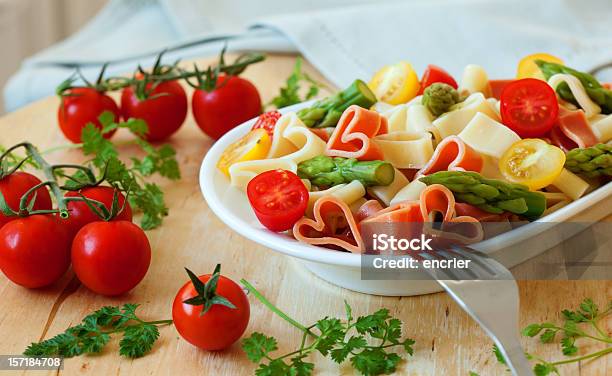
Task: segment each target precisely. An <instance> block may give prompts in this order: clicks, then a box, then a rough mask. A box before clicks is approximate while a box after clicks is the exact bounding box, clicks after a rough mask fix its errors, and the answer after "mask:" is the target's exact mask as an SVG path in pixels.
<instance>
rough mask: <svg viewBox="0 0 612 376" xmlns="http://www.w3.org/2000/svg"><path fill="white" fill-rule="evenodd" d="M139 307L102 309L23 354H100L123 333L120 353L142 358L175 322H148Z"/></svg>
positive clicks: (64, 355)
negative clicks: (162, 329)
mask: <svg viewBox="0 0 612 376" xmlns="http://www.w3.org/2000/svg"><path fill="white" fill-rule="evenodd" d="M138 306H139V305H138V304H124V305H123V306H121V307H111V306H107V307H102V308H100V309H99V310H97V311H95V312H94V313H92V314H90V315H88V316H86V317H85V318H84V319H83V321H82V322H81V323H80V324H79V325H76V326H73V327H70V328H68V329H66V331H65V332H64V333H61V334H58V335H56V336H55V337H53V338H50V339H47V340H44V341H42V342H38V343H32V344H31V345H30V346H28V348H27V349H26V350H25V351H24V353H23V354H24V355H26V356H62V357H65V358H71V357H74V356H78V355H82V354H96V353H99V352H101V351H102V349H103V348H104V347H105V346H106V345H107V344H108V342H109V341H110V339H111V335H112V334H116V333H123V338H121V341H120V342H119V354H121V355H123V356H125V357H128V358H139V357H141V356H143V355H145V354H147V353H148V352H150V351H151V349H152V348H153V345H154V344H155V341H157V338H159V326H163V325H169V324H172V320H159V321H144V320H142V319H141V318H139V317H138V316H137V315H136V309H137V308H138Z"/></svg>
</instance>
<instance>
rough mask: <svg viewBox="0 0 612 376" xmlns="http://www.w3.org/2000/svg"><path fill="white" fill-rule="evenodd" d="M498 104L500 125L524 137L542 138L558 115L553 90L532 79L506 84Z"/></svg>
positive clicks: (544, 83) (542, 82) (545, 84)
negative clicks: (501, 123) (502, 124)
mask: <svg viewBox="0 0 612 376" xmlns="http://www.w3.org/2000/svg"><path fill="white" fill-rule="evenodd" d="M500 101H501V102H500V112H501V118H502V122H503V123H504V124H505V125H506V126H507V127H509V128H510V129H512V130H513V131H515V132H516V133H517V134H518V135H519V136H521V137H523V138H525V137H541V136H544V135H545V134H546V133H547V132H548V131H549V130H550V129H551V128H552V127H553V125H555V122H556V121H557V117H558V115H559V102H557V95H556V94H555V91H554V90H553V89H552V88H551V87H550V86H548V84H547V83H546V82H544V81H540V80H537V79H535V78H524V79H522V80H517V81H514V82H511V83H509V84H508V85H506V87H504V90H503V91H502V93H501V99H500Z"/></svg>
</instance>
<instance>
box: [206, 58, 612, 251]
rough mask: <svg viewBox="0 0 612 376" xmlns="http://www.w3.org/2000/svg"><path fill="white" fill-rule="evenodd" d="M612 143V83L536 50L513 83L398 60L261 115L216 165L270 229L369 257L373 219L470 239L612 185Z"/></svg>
mask: <svg viewBox="0 0 612 376" xmlns="http://www.w3.org/2000/svg"><path fill="white" fill-rule="evenodd" d="M611 140H612V90H610V86H609V85H608V84H602V83H600V82H598V81H597V80H596V79H595V78H594V77H593V76H591V75H589V74H587V73H584V72H580V71H577V70H574V69H572V68H569V67H567V66H565V65H563V62H562V61H561V60H560V59H558V58H556V57H554V56H551V55H548V54H536V55H530V56H527V57H526V58H524V59H523V60H521V62H520V63H519V66H518V72H517V77H516V78H515V79H511V80H492V79H489V78H488V76H487V74H486V72H485V70H484V69H483V68H482V67H480V66H477V65H468V66H467V67H466V68H465V69H464V72H463V76H462V78H461V80H460V83H459V84H457V82H456V81H455V79H454V78H453V77H452V76H451V75H450V74H448V73H447V72H446V71H444V70H443V69H442V68H440V67H437V66H434V65H429V66H428V67H427V69H426V71H425V72H424V74H423V76H422V77H421V79H420V80H419V79H418V77H417V75H416V73H415V71H414V69H413V68H412V67H411V65H410V64H409V63H407V62H400V63H398V64H395V65H391V66H388V67H384V68H383V69H381V70H380V71H379V72H378V73H376V75H375V76H374V77H373V78H372V79H371V80H370V82H369V83H367V84H366V83H365V82H363V81H361V80H356V81H355V82H353V84H352V85H350V86H349V87H348V88H346V89H345V90H343V91H340V92H338V93H336V94H334V95H332V96H330V97H328V98H324V99H322V100H319V101H317V102H315V103H314V104H312V105H311V106H310V107H307V108H303V109H301V110H299V111H296V112H288V113H284V114H282V115H281V114H280V113H278V112H275V111H273V112H269V113H265V114H263V115H261V116H260V117H259V118H258V119H257V122H256V123H255V125H254V126H253V127H252V129H251V131H250V132H249V133H248V134H246V135H245V136H243V137H242V138H241V139H239V140H238V141H236V142H235V143H233V144H231V145H230V146H228V147H227V149H226V150H225V151H224V152H223V154H222V155H221V157H220V159H219V161H218V163H217V167H218V168H219V170H220V171H221V172H223V173H224V174H225V175H226V176H227V178H228V179H229V180H230V182H231V185H232V186H234V187H237V188H239V189H241V190H243V191H244V192H246V194H247V197H248V199H249V202H250V204H251V206H252V209H253V211H254V213H255V215H256V216H257V218H258V219H259V221H260V222H261V223H262V225H263V226H265V227H266V228H268V229H269V230H271V231H275V232H285V231H287V232H288V233H289V234H290V235H291V236H293V237H294V238H295V239H296V240H298V241H300V242H305V243H309V244H313V245H320V246H324V247H327V248H330V249H336V250H342V251H348V252H352V253H364V252H365V250H366V245H365V242H364V238H363V234H362V230H363V228H364V226H365V225H366V224H399V225H401V224H405V225H406V226H410V225H411V224H413V223H421V224H427V223H429V224H435V226H433V225H432V226H430V228H432V229H433V228H438V229H441V230H445V229H452V228H453V226H457V224H461V225H463V226H464V227H468V228H470V230H469V231H464V232H461V233H457V234H456V237H455V239H454V240H455V241H458V242H461V243H464V244H470V243H474V242H478V241H480V240H482V239H483V238H484V237H485V232H484V231H483V223H484V222H502V223H512V222H514V221H523V222H524V221H533V220H536V219H538V218H541V217H543V216H546V215H548V214H550V213H552V212H554V211H556V210H558V209H560V208H562V207H564V206H565V205H567V204H569V203H570V202H572V201H574V200H578V199H579V198H580V197H582V196H584V195H585V194H586V193H588V192H589V191H591V190H593V189H596V188H597V187H599V186H601V185H603V184H605V183H607V182H608V181H609V180H610V176H612V142H611ZM450 231H451V232H452V230H450Z"/></svg>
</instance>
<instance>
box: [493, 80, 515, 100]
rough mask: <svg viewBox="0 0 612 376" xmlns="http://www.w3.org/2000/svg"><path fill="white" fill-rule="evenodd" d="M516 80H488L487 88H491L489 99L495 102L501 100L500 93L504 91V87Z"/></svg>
mask: <svg viewBox="0 0 612 376" xmlns="http://www.w3.org/2000/svg"><path fill="white" fill-rule="evenodd" d="M514 81H516V80H513V79H510V80H489V86H490V87H491V96H490V98H495V99H497V100H499V99H500V98H501V93H502V91H503V90H504V88H505V87H506V85H508V84H509V83H511V82H514Z"/></svg>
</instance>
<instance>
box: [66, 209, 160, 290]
mask: <svg viewBox="0 0 612 376" xmlns="http://www.w3.org/2000/svg"><path fill="white" fill-rule="evenodd" d="M150 263H151V246H150V244H149V240H148V239H147V236H146V235H145V233H144V231H142V229H140V227H138V226H136V225H135V224H133V223H132V222H128V221H116V222H92V223H90V224H88V225H85V227H83V228H82V229H81V230H80V231H79V232H78V233H77V234H76V236H75V238H74V240H73V241H72V268H73V269H74V272H75V273H76V275H77V277H78V278H79V280H80V281H81V282H82V283H83V284H84V285H85V286H87V288H89V289H90V290H91V291H93V292H96V293H98V294H102V295H108V296H114V295H121V294H123V293H126V292H128V291H130V290H131V289H133V288H134V287H136V285H138V284H139V283H140V281H142V279H143V278H144V276H145V275H146V274H147V271H148V270H149V264H150Z"/></svg>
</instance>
